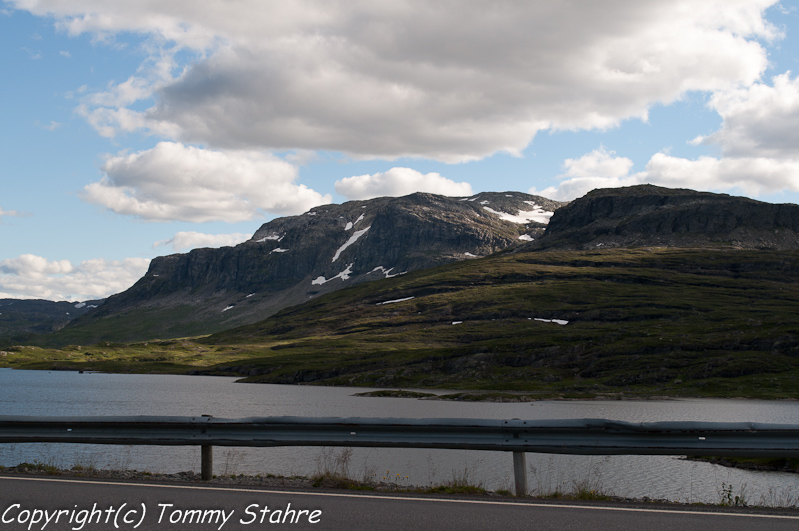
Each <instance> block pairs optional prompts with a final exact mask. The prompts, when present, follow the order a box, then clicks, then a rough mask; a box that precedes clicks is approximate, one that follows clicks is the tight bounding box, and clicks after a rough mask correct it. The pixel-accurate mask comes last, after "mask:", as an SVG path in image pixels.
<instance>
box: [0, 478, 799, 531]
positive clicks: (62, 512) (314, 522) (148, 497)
mask: <svg viewBox="0 0 799 531" xmlns="http://www.w3.org/2000/svg"><path fill="white" fill-rule="evenodd" d="M48 518H50V520H49V522H48V521H47V519H48ZM87 520H90V521H87ZM276 527H277V528H280V527H287V528H291V529H317V530H323V529H334V530H339V529H341V530H349V529H356V530H360V529H363V530H369V531H372V530H374V531H380V530H403V531H412V530H427V529H430V530H442V531H444V530H450V529H451V530H458V531H466V530H484V529H485V530H503V531H504V530H517V529H526V530H570V529H574V530H580V531H583V530H604V529H619V530H627V529H634V530H646V531H657V530H661V529H662V530H669V531H672V530H674V529H679V530H681V531H682V530H694V529H695V530H702V531H714V530H719V531H721V530H724V531H729V530H731V529H746V530H764V531H765V530H769V531H771V530H776V531H778V530H782V529H786V530H787V529H791V530H795V529H799V512H797V511H793V512H787V511H757V512H756V511H750V510H743V511H738V510H731V509H726V510H725V509H724V508H715V509H711V510H709V511H706V510H701V509H697V508H693V507H674V508H671V507H665V506H654V507H653V506H647V505H643V504H642V505H634V504H629V505H620V504H615V505H613V504H608V503H603V504H586V505H580V504H577V503H568V504H562V503H542V502H541V501H538V500H519V501H515V500H513V499H512V498H507V499H506V498H502V499H496V498H463V497H461V498H439V497H427V496H423V497H422V496H388V495H382V494H361V493H350V492H347V491H337V492H330V491H323V492H317V491H312V492H310V491H309V492H289V491H278V490H265V489H257V488H251V487H247V488H227V487H213V486H201V485H182V484H143V483H123V482H107V481H97V480H76V479H54V478H53V479H51V478H39V477H29V476H26V477H0V530H2V531H5V530H9V531H11V530H14V531H16V530H21V529H26V530H42V531H60V530H74V531H82V530H87V531H89V530H114V529H124V530H127V529H138V530H164V531H166V530H174V529H181V530H192V531H194V530H204V529H208V530H249V531H254V530H258V529H270V528H276Z"/></svg>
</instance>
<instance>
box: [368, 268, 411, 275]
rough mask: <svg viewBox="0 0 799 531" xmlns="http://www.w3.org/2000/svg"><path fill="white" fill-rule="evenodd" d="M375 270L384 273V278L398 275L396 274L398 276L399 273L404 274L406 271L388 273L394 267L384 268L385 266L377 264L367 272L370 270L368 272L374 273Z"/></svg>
mask: <svg viewBox="0 0 799 531" xmlns="http://www.w3.org/2000/svg"><path fill="white" fill-rule="evenodd" d="M375 271H380V272H382V273H383V274H384V275H385V278H394V277H398V276H400V275H404V274H405V273H407V271H403V272H402V273H394V274H393V275H392V274H390V273H391V272H392V271H394V268H393V267H392V268H390V269H386V268H385V267H383V266H377V267H376V268H374V269H372V270H371V271H369V272H370V273H374V272H375Z"/></svg>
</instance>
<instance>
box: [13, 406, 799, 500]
mask: <svg viewBox="0 0 799 531" xmlns="http://www.w3.org/2000/svg"><path fill="white" fill-rule="evenodd" d="M22 442H54V443H90V444H131V445H156V446H158V445H163V446H176V445H190V446H191V445H194V446H201V447H202V478H203V479H205V480H208V479H211V477H212V468H213V457H212V447H213V446H252V447H269V446H344V447H390V448H442V449H468V450H492V451H506V452H513V462H514V476H515V480H516V492H517V493H519V494H522V493H526V492H527V475H526V463H525V461H526V460H525V452H536V453H553V454H580V455H692V456H696V455H708V456H711V455H712V456H726V457H735V456H737V457H799V425H788V424H763V423H749V422H746V423H743V422H740V423H728V422H645V423H631V422H622V421H614V420H605V419H575V420H560V419H557V420H519V419H512V420H492V419H405V418H359V417H354V418H338V417H325V418H307V417H251V418H242V419H222V418H213V417H210V416H200V417H150V416H136V417H22V416H0V443H22Z"/></svg>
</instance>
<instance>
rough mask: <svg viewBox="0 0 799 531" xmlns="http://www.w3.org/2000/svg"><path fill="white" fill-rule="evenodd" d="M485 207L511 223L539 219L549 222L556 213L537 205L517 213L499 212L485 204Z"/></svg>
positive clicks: (522, 222) (538, 220) (541, 221)
mask: <svg viewBox="0 0 799 531" xmlns="http://www.w3.org/2000/svg"><path fill="white" fill-rule="evenodd" d="M531 202H532V201H525V203H531ZM533 206H535V205H533ZM483 208H484V209H485V210H488V211H489V212H491V213H492V214H496V215H497V216H499V217H500V219H504V220H505V221H510V222H511V223H518V224H519V225H524V224H525V223H529V222H531V221H537V222H538V223H549V218H551V217H552V214H554V212H546V211H544V210H543V209H542V208H541V207H537V208H536V209H535V210H520V211H519V212H517V213H516V214H515V215H514V214H508V213H507V212H497V211H496V210H493V209H491V208H488V207H487V206H484V207H483Z"/></svg>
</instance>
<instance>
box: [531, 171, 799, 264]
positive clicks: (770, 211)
mask: <svg viewBox="0 0 799 531" xmlns="http://www.w3.org/2000/svg"><path fill="white" fill-rule="evenodd" d="M532 245H534V246H535V247H536V248H539V249H552V248H562V249H591V248H597V247H643V246H653V247H711V248H718V247H736V248H742V249H776V250H787V249H799V205H794V204H781V205H778V204H772V203H764V202H761V201H755V200H753V199H748V198H745V197H735V196H730V195H727V194H714V193H709V192H696V191H694V190H683V189H670V188H662V187H658V186H652V185H640V186H630V187H626V188H607V189H600V190H594V191H592V192H589V193H588V194H586V195H585V196H583V197H581V198H579V199H575V200H574V201H572V202H571V203H569V204H568V205H566V206H564V207H563V208H561V209H558V210H557V212H555V214H554V215H553V216H552V220H551V222H550V223H549V226H548V227H547V230H546V233H545V234H544V236H543V237H542V238H540V239H539V240H537V241H536V242H535V243H534V244H532Z"/></svg>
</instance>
